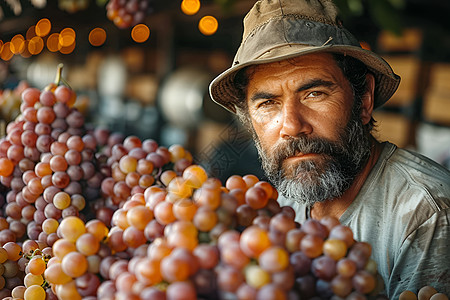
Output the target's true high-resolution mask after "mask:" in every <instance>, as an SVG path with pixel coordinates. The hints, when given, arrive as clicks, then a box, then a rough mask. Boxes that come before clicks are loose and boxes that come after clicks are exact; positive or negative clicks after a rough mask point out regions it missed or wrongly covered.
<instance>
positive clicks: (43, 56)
mask: <svg viewBox="0 0 450 300" xmlns="http://www.w3.org/2000/svg"><path fill="white" fill-rule="evenodd" d="M254 3H255V1H254V0H202V1H199V0H183V1H182V0H128V1H123V0H109V1H108V0H0V137H1V136H2V135H4V130H5V129H4V128H5V126H6V124H7V123H8V122H10V121H11V120H14V118H16V117H17V115H18V114H19V107H20V101H21V99H20V92H21V91H22V90H23V89H24V88H25V87H27V86H33V87H37V88H39V89H42V88H44V87H45V86H46V85H48V84H49V83H50V82H53V81H54V78H55V76H56V69H57V66H58V64H60V63H63V64H64V68H63V77H64V78H65V79H66V81H67V82H68V83H69V84H70V86H71V87H72V88H73V89H74V90H75V91H76V92H77V95H78V97H77V101H76V104H75V105H76V107H77V108H78V109H79V110H80V111H81V112H83V114H84V115H85V118H86V120H87V121H88V123H89V124H91V125H92V126H96V127H105V128H108V129H110V130H111V131H118V132H121V133H124V134H126V135H136V136H138V137H140V138H141V139H146V138H152V139H155V140H156V141H158V143H159V144H161V145H166V146H169V145H172V144H181V145H183V146H185V147H186V148H187V149H189V150H190V151H191V152H192V153H193V155H194V158H195V160H196V161H197V163H201V164H202V165H204V166H205V167H206V168H207V169H208V171H209V172H210V175H212V176H215V177H218V178H220V179H226V178H228V177H229V176H231V175H232V174H242V175H244V174H248V173H253V174H255V175H257V176H258V177H260V178H264V176H263V174H262V172H261V170H260V168H259V162H258V158H257V154H256V150H255V148H254V145H253V142H252V141H251V137H250V136H249V135H248V133H247V131H246V130H245V129H243V128H242V127H241V126H240V124H239V123H238V121H237V120H236V119H235V118H234V117H233V116H232V115H231V114H230V113H228V112H227V111H226V110H224V109H222V108H221V107H219V106H218V105H216V104H214V103H213V102H212V101H211V100H210V98H209V95H208V85H209V82H210V81H211V80H212V79H213V78H214V77H215V76H216V75H217V74H219V73H220V72H222V71H223V70H225V69H226V68H228V66H230V65H231V62H232V59H233V56H234V53H235V51H236V49H237V48H238V46H239V43H240V41H241V34H242V18H243V16H244V15H245V13H246V12H247V11H248V10H249V9H250V8H251V7H252V6H253V4H254ZM336 4H337V5H338V7H339V9H340V11H341V17H342V19H343V21H344V26H345V27H347V28H348V29H349V30H350V31H351V32H353V33H354V34H355V35H356V37H357V38H358V39H360V41H361V44H362V45H363V47H365V48H369V49H372V50H374V51H375V52H377V53H379V54H381V55H382V56H383V57H384V58H385V59H386V60H387V61H388V62H389V63H390V64H391V65H392V67H393V68H394V71H395V72H396V73H397V74H399V75H400V76H401V77H402V81H401V84H400V88H399V90H398V91H397V93H396V94H395V95H394V97H393V98H392V99H391V100H390V101H389V102H388V103H387V104H386V105H385V106H384V107H383V108H381V109H379V110H377V111H376V112H375V116H374V117H375V119H376V120H377V124H378V128H377V137H378V139H380V140H389V141H391V142H393V143H395V144H397V145H398V146H401V147H406V148H410V149H413V150H416V151H418V152H420V153H423V154H425V155H426V156H429V157H431V158H432V159H434V160H436V161H438V162H439V163H441V164H443V165H444V166H446V167H448V168H450V18H449V17H448V16H449V15H450V1H440V0H336Z"/></svg>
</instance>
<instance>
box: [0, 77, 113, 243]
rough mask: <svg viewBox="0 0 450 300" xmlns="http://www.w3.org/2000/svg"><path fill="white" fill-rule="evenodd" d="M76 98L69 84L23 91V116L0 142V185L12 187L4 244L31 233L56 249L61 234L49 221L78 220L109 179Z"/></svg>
mask: <svg viewBox="0 0 450 300" xmlns="http://www.w3.org/2000/svg"><path fill="white" fill-rule="evenodd" d="M60 73H61V69H60V70H59V71H58V76H60ZM75 99H76V94H75V93H74V92H73V91H72V90H71V89H70V88H69V87H68V86H65V85H56V84H51V85H49V86H48V87H47V88H46V89H45V90H43V91H40V90H38V89H36V88H27V89H26V90H25V91H24V92H23V93H22V100H23V102H22V104H21V106H20V110H21V115H19V117H18V118H16V120H15V121H13V122H11V123H9V124H8V125H7V129H6V133H7V135H6V136H5V137H4V138H2V139H0V175H1V178H0V181H1V184H2V185H3V186H4V187H7V188H8V189H9V190H8V191H7V193H6V197H5V199H6V205H5V207H4V212H5V215H6V216H7V217H6V221H7V224H4V225H2V229H4V230H2V231H1V232H0V245H3V244H4V243H6V242H13V241H18V240H20V239H23V238H24V237H25V235H26V236H27V237H28V238H30V239H32V240H39V241H40V242H44V243H46V244H47V245H49V246H51V245H52V244H53V243H54V242H55V241H56V239H57V235H56V233H55V232H51V231H49V230H42V225H43V223H44V221H46V220H56V221H59V220H60V219H62V218H64V217H66V216H72V215H77V216H78V215H80V212H81V211H82V210H83V209H84V208H85V206H86V201H87V200H91V199H93V198H97V197H98V196H99V188H100V184H101V180H102V178H103V177H104V176H103V175H102V174H101V172H100V171H98V170H97V169H98V168H97V166H96V163H95V162H96V159H95V153H96V147H97V142H96V140H95V138H94V136H92V135H90V134H87V133H86V128H85V127H84V117H83V115H82V114H81V113H80V112H79V111H78V110H76V109H74V108H72V106H73V104H74V102H75ZM86 198H87V199H86ZM3 223H4V222H3Z"/></svg>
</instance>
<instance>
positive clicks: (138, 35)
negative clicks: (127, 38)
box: [131, 24, 150, 43]
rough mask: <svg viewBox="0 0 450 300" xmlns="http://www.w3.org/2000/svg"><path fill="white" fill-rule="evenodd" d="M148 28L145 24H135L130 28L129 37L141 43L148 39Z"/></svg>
mask: <svg viewBox="0 0 450 300" xmlns="http://www.w3.org/2000/svg"><path fill="white" fill-rule="evenodd" d="M149 36H150V29H149V28H148V27H147V25H145V24H137V25H136V26H134V27H133V29H132V30H131V38H132V39H133V41H135V42H137V43H143V42H145V41H146V40H148V37H149Z"/></svg>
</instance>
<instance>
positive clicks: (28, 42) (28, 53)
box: [20, 40, 32, 58]
mask: <svg viewBox="0 0 450 300" xmlns="http://www.w3.org/2000/svg"><path fill="white" fill-rule="evenodd" d="M29 44H30V41H29V40H25V42H24V49H23V51H22V52H20V56H22V57H23V58H29V57H31V55H32V54H31V53H30V51H29V49H28V46H29Z"/></svg>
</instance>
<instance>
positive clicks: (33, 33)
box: [25, 25, 36, 40]
mask: <svg viewBox="0 0 450 300" xmlns="http://www.w3.org/2000/svg"><path fill="white" fill-rule="evenodd" d="M35 36H36V26H35V25H32V26H30V28H28V30H27V33H26V34H25V39H27V40H31V39H32V38H33V37H35Z"/></svg>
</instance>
